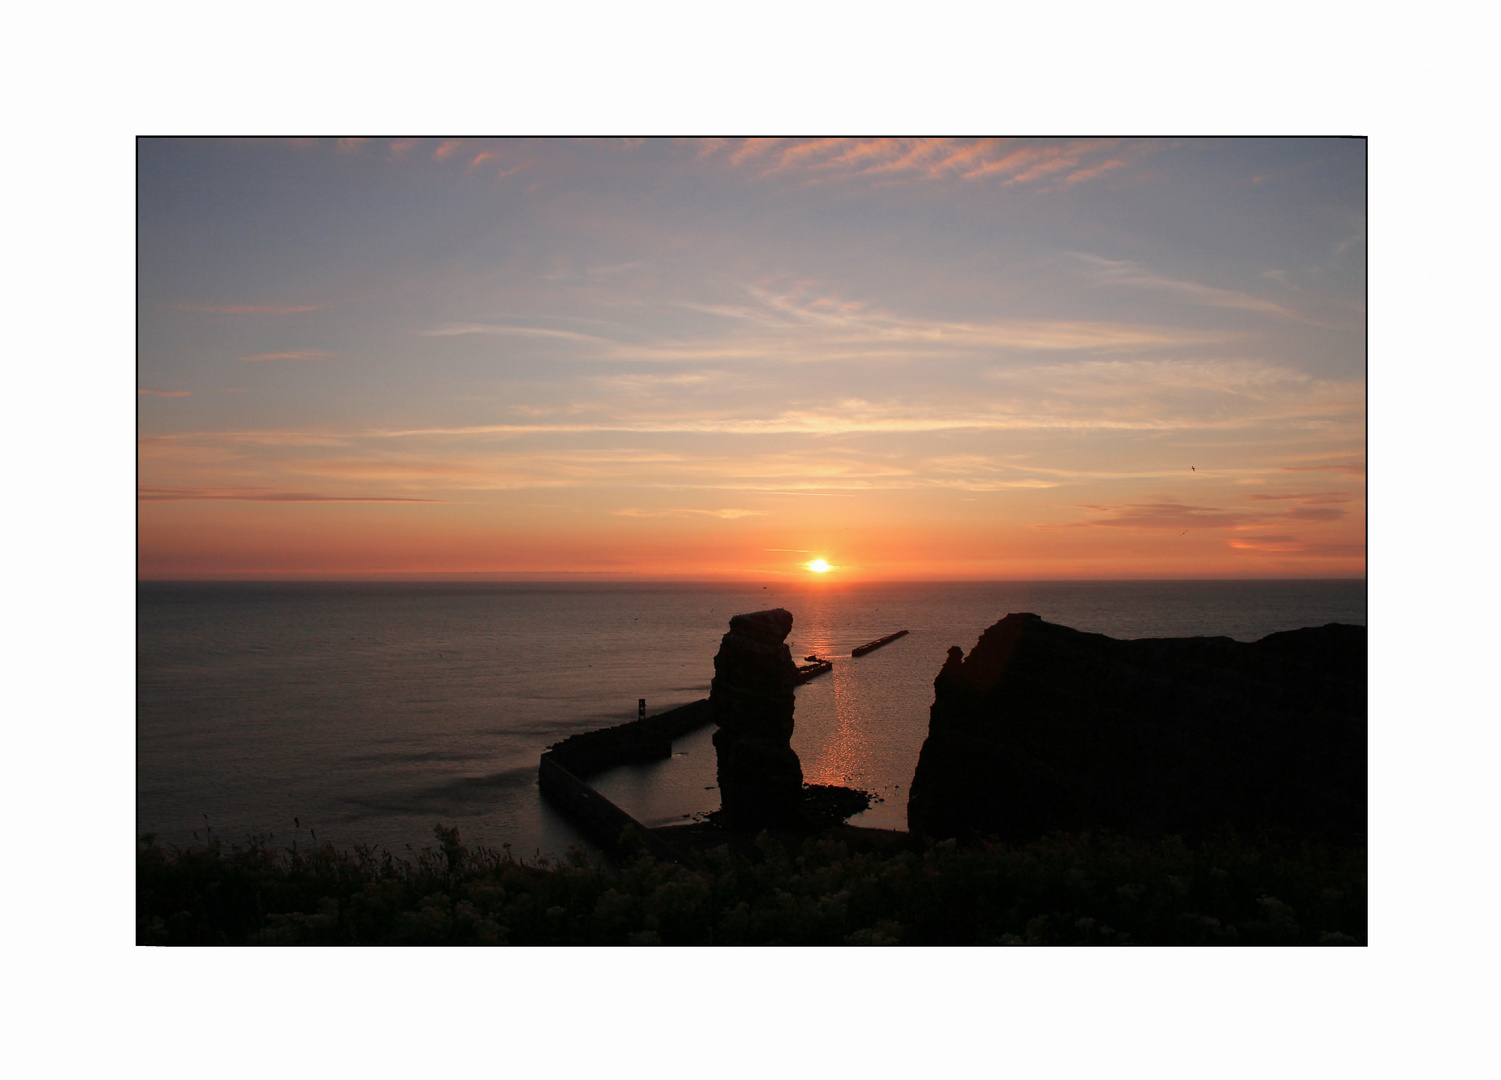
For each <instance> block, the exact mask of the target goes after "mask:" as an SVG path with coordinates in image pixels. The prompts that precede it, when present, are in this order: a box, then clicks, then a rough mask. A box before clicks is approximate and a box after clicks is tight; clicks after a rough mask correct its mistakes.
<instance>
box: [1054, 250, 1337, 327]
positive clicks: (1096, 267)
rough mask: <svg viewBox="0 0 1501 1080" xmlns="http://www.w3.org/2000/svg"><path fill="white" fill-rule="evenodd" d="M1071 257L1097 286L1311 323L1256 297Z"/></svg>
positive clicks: (1108, 262) (1095, 258)
mask: <svg viewBox="0 0 1501 1080" xmlns="http://www.w3.org/2000/svg"><path fill="white" fill-rule="evenodd" d="M1074 257H1075V258H1076V259H1080V260H1082V261H1083V262H1085V263H1087V264H1088V265H1089V266H1090V268H1091V269H1092V271H1093V275H1094V278H1095V280H1096V282H1097V283H1099V284H1105V285H1124V286H1127V287H1129V288H1137V289H1148V290H1151V291H1154V292H1160V293H1166V294H1169V295H1172V296H1176V297H1179V298H1181V299H1183V300H1186V301H1188V302H1189V303H1192V304H1198V305H1200V306H1203V307H1215V308H1232V309H1235V310H1239V311H1254V312H1257V313H1258V314H1262V315H1272V316H1275V317H1276V318H1279V319H1286V320H1289V321H1291V322H1301V323H1311V320H1309V319H1307V318H1305V317H1304V316H1302V315H1300V314H1299V313H1297V312H1295V311H1293V310H1292V309H1290V308H1287V307H1284V306H1283V305H1281V304H1276V303H1273V302H1272V301H1270V300H1263V299H1262V298H1261V297H1259V296H1252V295H1251V294H1250V293H1244V292H1237V291H1235V290H1233V289H1220V288H1215V287H1214V286H1211V285H1202V284H1200V283H1198V282H1196V281H1180V280H1178V279H1176V278H1169V277H1162V276H1160V275H1158V274H1153V273H1151V272H1149V271H1147V270H1145V269H1143V268H1142V267H1141V266H1140V265H1138V264H1137V263H1134V262H1123V261H1119V260H1115V259H1105V258H1101V257H1100V256H1098V255H1086V254H1082V253H1079V252H1075V253H1074Z"/></svg>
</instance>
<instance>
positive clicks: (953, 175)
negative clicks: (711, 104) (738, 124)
mask: <svg viewBox="0 0 1501 1080" xmlns="http://www.w3.org/2000/svg"><path fill="white" fill-rule="evenodd" d="M731 145H734V149H730V146H731ZM1155 149H1156V143H1155V142H1151V141H1147V142H1132V143H1124V142H1122V140H1119V139H1086V140H1075V141H1072V142H1063V143H1054V142H1041V141H1027V142H1023V141H1021V140H1017V139H947V138H933V139H892V138H876V139H798V140H784V139H761V140H755V139H752V140H746V141H744V142H741V143H739V144H738V145H735V144H727V143H726V142H725V141H724V140H715V141H713V142H712V143H711V142H704V143H702V144H700V146H699V148H698V151H697V155H696V156H697V157H698V158H699V159H701V160H720V161H723V162H724V163H725V164H726V165H728V166H731V167H738V168H749V169H754V170H757V171H758V172H759V173H760V174H761V175H763V176H769V175H774V174H793V175H797V176H800V177H802V178H804V179H807V180H811V181H824V180H840V179H854V178H865V179H875V180H905V179H910V180H926V181H935V180H949V181H959V182H962V181H977V180H991V179H997V180H1001V181H1002V182H1003V183H1004V184H1007V185H1032V186H1035V187H1037V188H1038V189H1039V190H1044V191H1058V190H1063V189H1064V188H1067V187H1072V186H1074V185H1076V184H1083V183H1088V182H1090V181H1093V180H1096V179H1098V178H1099V177H1101V176H1105V175H1106V174H1108V173H1111V172H1114V171H1115V170H1118V169H1123V168H1126V167H1127V166H1128V165H1132V164H1134V163H1135V162H1136V161H1138V160H1139V159H1141V158H1142V157H1144V156H1146V155H1147V154H1150V153H1151V152H1153V151H1154V150H1155ZM723 151H728V152H723Z"/></svg>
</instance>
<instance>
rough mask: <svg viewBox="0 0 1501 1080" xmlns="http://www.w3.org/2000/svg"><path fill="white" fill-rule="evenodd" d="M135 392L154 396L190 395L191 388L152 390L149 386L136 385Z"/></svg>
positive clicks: (191, 394) (191, 393)
mask: <svg viewBox="0 0 1501 1080" xmlns="http://www.w3.org/2000/svg"><path fill="white" fill-rule="evenodd" d="M136 393H137V394H151V395H152V396H154V397H192V396H193V392H192V391H191V390H154V389H152V388H151V387H149V386H138V387H136Z"/></svg>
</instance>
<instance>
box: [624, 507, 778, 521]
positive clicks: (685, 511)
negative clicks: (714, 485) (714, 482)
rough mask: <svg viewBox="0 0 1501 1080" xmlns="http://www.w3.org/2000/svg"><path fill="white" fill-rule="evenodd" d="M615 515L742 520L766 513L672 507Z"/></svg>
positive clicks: (628, 509) (763, 511) (631, 509)
mask: <svg viewBox="0 0 1501 1080" xmlns="http://www.w3.org/2000/svg"><path fill="white" fill-rule="evenodd" d="M615 513H616V514H617V515H619V516H620V517H638V518H646V517H714V518H727V519H734V518H743V517H762V516H765V514H766V511H765V510H696V509H694V508H692V507H673V508H672V509H669V510H638V509H635V508H633V507H627V508H625V509H622V510H616V511H615Z"/></svg>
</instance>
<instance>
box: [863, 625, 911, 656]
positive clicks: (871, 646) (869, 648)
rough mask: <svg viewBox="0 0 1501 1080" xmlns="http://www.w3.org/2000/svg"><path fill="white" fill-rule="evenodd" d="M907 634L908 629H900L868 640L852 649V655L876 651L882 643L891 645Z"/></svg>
mask: <svg viewBox="0 0 1501 1080" xmlns="http://www.w3.org/2000/svg"><path fill="white" fill-rule="evenodd" d="M907 634H908V631H906V630H898V631H897V632H896V633H894V634H887V635H886V636H885V637H881V638H876V639H875V640H874V641H867V642H866V643H865V644H864V645H861V646H860V647H859V648H858V649H851V650H850V655H851V656H864V655H865V654H866V653H868V652H874V651H875V650H877V649H879V648H880V647H881V646H882V645H890V644H891V643H892V642H893V641H895V640H896V639H897V638H899V637H906V636H907Z"/></svg>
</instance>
